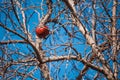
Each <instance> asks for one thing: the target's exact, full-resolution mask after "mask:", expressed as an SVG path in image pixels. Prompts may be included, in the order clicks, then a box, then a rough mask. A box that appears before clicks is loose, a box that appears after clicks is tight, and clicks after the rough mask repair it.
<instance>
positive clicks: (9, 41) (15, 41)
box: [0, 40, 27, 45]
mask: <svg viewBox="0 0 120 80" xmlns="http://www.w3.org/2000/svg"><path fill="white" fill-rule="evenodd" d="M13 43H15V44H16V43H27V42H26V41H24V40H8V41H1V42H0V44H1V45H4V44H13Z"/></svg>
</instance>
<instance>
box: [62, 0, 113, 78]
mask: <svg viewBox="0 0 120 80" xmlns="http://www.w3.org/2000/svg"><path fill="white" fill-rule="evenodd" d="M63 1H64V2H65V4H66V5H67V6H68V8H69V9H70V11H71V12H72V16H73V18H72V19H73V21H74V22H76V26H78V28H79V30H80V32H81V33H82V34H83V35H84V37H85V38H86V39H87V42H88V44H89V45H90V46H91V47H92V50H93V54H92V56H91V58H90V60H89V61H90V62H92V61H93V60H94V57H95V56H96V55H97V56H98V58H99V59H100V61H101V62H102V64H103V68H104V69H105V70H104V71H105V73H106V74H107V75H106V77H107V78H108V79H112V80H113V79H114V78H113V74H112V72H111V70H110V68H109V66H108V65H107V64H106V61H105V59H104V57H103V55H102V54H101V52H100V51H99V47H98V46H97V45H96V44H95V41H94V40H93V38H92V37H91V36H90V35H89V32H88V30H87V29H86V28H85V26H84V25H83V24H82V23H81V21H80V20H79V18H78V17H77V15H76V12H75V11H74V10H73V9H72V7H73V6H72V5H71V4H70V3H69V1H67V0H63ZM86 68H87V67H86Z"/></svg>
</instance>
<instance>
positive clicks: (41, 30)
mask: <svg viewBox="0 0 120 80" xmlns="http://www.w3.org/2000/svg"><path fill="white" fill-rule="evenodd" d="M48 34H49V29H48V27H47V26H44V27H37V28H36V35H37V36H38V37H39V38H45V37H46V36H47V35H48Z"/></svg>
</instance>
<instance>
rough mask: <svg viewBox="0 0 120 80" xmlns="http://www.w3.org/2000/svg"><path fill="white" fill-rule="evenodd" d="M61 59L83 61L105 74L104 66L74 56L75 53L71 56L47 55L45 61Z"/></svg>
mask: <svg viewBox="0 0 120 80" xmlns="http://www.w3.org/2000/svg"><path fill="white" fill-rule="evenodd" d="M59 60H76V61H80V62H82V63H83V64H84V65H87V66H89V67H90V68H92V69H94V70H97V71H100V72H101V73H103V74H105V72H104V71H103V69H102V68H100V67H98V66H95V65H93V64H91V63H90V62H88V61H86V60H84V59H82V58H80V56H74V55H69V56H52V57H45V58H44V60H43V63H46V62H52V61H59Z"/></svg>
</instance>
